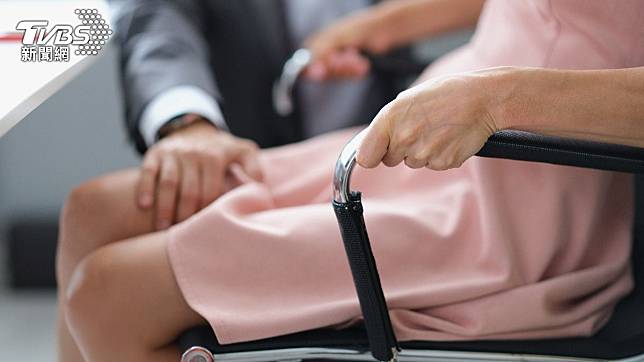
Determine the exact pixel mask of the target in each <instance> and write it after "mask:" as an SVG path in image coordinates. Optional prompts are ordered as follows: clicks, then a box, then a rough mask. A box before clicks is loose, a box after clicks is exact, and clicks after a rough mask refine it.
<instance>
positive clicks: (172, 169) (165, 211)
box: [156, 154, 180, 230]
mask: <svg viewBox="0 0 644 362" xmlns="http://www.w3.org/2000/svg"><path fill="white" fill-rule="evenodd" d="M179 171H180V170H179V164H178V162H177V159H176V158H175V156H174V155H170V154H169V155H166V156H165V157H163V159H162V161H161V173H160V176H159V186H158V188H157V210H156V211H157V219H156V221H157V229H158V230H164V229H167V228H168V227H170V225H172V222H173V221H174V215H175V207H176V203H177V192H178V188H179Z"/></svg>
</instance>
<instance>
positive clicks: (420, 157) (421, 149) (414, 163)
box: [405, 140, 431, 169]
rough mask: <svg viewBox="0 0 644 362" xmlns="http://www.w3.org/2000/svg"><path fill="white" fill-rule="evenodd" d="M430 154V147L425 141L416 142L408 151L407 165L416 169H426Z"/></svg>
mask: <svg viewBox="0 0 644 362" xmlns="http://www.w3.org/2000/svg"><path fill="white" fill-rule="evenodd" d="M430 154H431V153H430V149H429V145H427V144H426V143H425V142H423V140H419V141H416V143H414V144H413V145H412V146H411V147H409V150H408V151H407V156H406V157H405V165H407V166H408V167H409V168H414V169H416V168H422V167H425V166H427V163H428V161H429V156H430Z"/></svg>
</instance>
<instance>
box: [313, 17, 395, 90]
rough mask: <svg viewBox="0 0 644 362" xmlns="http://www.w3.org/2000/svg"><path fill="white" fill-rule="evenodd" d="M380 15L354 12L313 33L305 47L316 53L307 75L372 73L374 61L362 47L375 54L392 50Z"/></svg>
mask: <svg viewBox="0 0 644 362" xmlns="http://www.w3.org/2000/svg"><path fill="white" fill-rule="evenodd" d="M380 21H381V20H380V15H379V13H378V12H377V11H374V10H372V9H366V10H363V11H359V12H356V13H354V14H351V15H349V16H347V17H345V18H343V19H341V20H339V21H337V22H335V23H333V24H331V25H330V26H328V27H326V28H324V29H322V30H321V31H319V32H317V33H316V34H314V35H312V36H311V37H310V38H309V39H307V40H306V41H305V46H306V47H307V48H308V49H309V50H310V51H311V52H312V53H313V59H314V60H313V62H312V63H311V65H309V66H308V67H307V69H306V70H305V72H304V76H305V77H307V78H308V79H311V80H317V81H322V80H328V79H333V78H360V77H364V76H365V75H366V74H367V73H369V69H370V64H369V61H368V60H367V58H365V57H364V56H363V55H361V54H360V50H365V51H369V52H372V53H375V54H379V53H383V52H385V51H387V50H388V48H389V46H388V41H387V39H386V37H385V36H384V34H383V35H380V34H379V33H381V32H377V31H376V30H377V29H378V28H380Z"/></svg>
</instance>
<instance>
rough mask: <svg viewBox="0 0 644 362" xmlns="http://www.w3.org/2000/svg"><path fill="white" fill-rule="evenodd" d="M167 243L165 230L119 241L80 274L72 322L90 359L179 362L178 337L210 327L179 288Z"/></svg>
mask: <svg viewBox="0 0 644 362" xmlns="http://www.w3.org/2000/svg"><path fill="white" fill-rule="evenodd" d="M167 241H168V233H167V232H165V231H164V232H158V233H154V234H147V235H144V236H140V237H137V238H133V239H128V240H125V241H121V242H117V243H113V244H110V245H107V246H104V247H102V248H100V249H98V250H97V251H95V252H93V253H91V254H90V255H89V256H87V257H86V258H85V259H83V261H82V262H81V264H80V265H79V266H78V267H77V268H76V270H75V271H74V273H73V276H72V278H71V281H70V284H69V289H68V291H67V296H68V298H67V309H66V310H67V313H68V314H67V320H68V322H69V323H70V330H71V331H72V334H73V336H74V338H75V340H76V341H77V342H78V343H79V347H80V349H81V351H83V355H84V356H85V357H86V358H87V359H88V361H91V362H94V361H115V360H118V361H136V362H146V361H150V362H152V361H154V362H164V361H168V362H176V361H177V360H178V359H179V356H180V355H179V351H178V350H177V348H176V347H175V346H174V345H173V341H175V339H176V337H177V336H178V335H179V334H180V333H181V332H182V331H184V330H186V329H188V328H190V327H194V326H196V325H200V324H205V321H204V320H203V319H202V318H201V317H200V316H199V315H198V314H197V313H196V312H194V311H193V310H192V309H191V308H190V307H189V306H188V304H187V303H186V301H185V299H184V298H183V295H182V294H181V291H180V290H179V286H178V285H177V282H176V280H175V277H174V274H173V272H172V269H171V267H170V261H169V259H168V253H167Z"/></svg>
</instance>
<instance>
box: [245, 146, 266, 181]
mask: <svg viewBox="0 0 644 362" xmlns="http://www.w3.org/2000/svg"><path fill="white" fill-rule="evenodd" d="M239 164H240V165H241V167H242V169H243V170H244V172H245V173H246V174H247V175H248V176H250V177H252V178H253V179H254V180H255V181H262V179H263V178H264V173H263V172H262V167H261V165H260V163H259V157H258V155H257V152H245V153H243V154H242V155H241V157H240V159H239Z"/></svg>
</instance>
